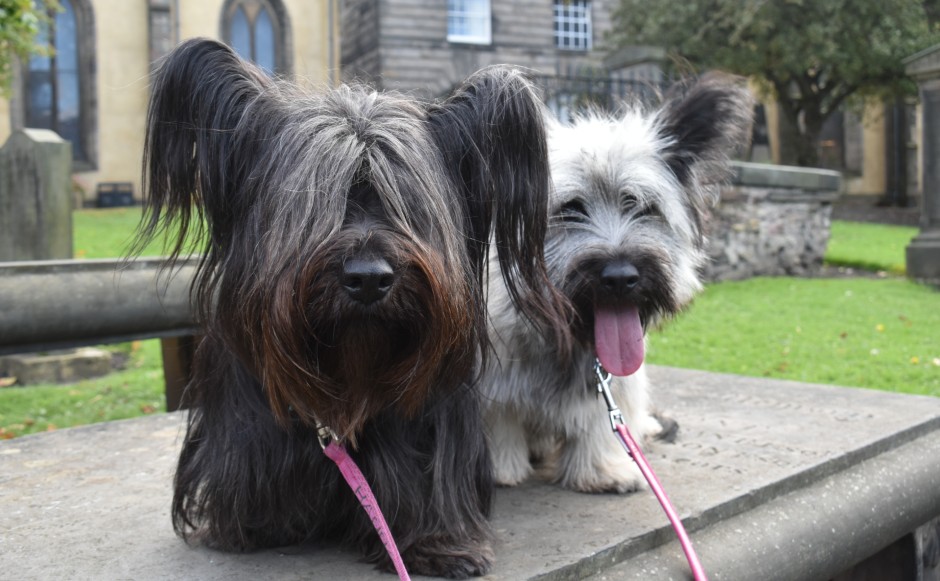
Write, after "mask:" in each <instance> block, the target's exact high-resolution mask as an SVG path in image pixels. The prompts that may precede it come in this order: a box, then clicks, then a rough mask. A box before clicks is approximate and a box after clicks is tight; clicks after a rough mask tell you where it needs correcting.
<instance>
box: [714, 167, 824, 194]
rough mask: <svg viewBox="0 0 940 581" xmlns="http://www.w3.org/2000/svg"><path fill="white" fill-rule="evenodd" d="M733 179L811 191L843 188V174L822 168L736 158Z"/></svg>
mask: <svg viewBox="0 0 940 581" xmlns="http://www.w3.org/2000/svg"><path fill="white" fill-rule="evenodd" d="M731 169H732V171H733V172H734V174H733V176H732V178H731V183H733V184H734V185H741V186H753V187H764V188H792V189H799V190H804V191H807V192H819V193H824V192H838V191H841V190H842V174H841V173H839V172H837V171H832V170H828V169H818V168H807V167H794V166H787V165H773V164H769V163H752V162H747V161H735V162H732V163H731Z"/></svg>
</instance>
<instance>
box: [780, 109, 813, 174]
mask: <svg viewBox="0 0 940 581" xmlns="http://www.w3.org/2000/svg"><path fill="white" fill-rule="evenodd" d="M781 113H783V114H782V115H780V125H779V132H778V137H779V139H780V141H779V143H780V163H781V164H782V165H798V166H801V167H818V166H819V143H818V142H819V133H820V132H821V131H822V122H821V121H819V116H818V115H806V116H804V122H803V123H802V124H800V123H798V122H797V121H796V120H794V119H792V118H790V117H789V116H788V115H787V114H786V112H785V111H784V110H783V109H781ZM801 125H802V127H801Z"/></svg>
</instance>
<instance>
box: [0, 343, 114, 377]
mask: <svg viewBox="0 0 940 581" xmlns="http://www.w3.org/2000/svg"><path fill="white" fill-rule="evenodd" d="M112 369H113V367H112V365H111V353H110V352H109V351H105V350H104V349H97V348H94V347H82V348H80V349H74V350H67V351H55V352H52V353H23V354H19V355H8V356H6V357H0V375H6V376H9V377H14V378H16V384H17V385H32V384H36V383H70V382H75V381H81V380H83V379H89V378H92V377H101V376H102V375H107V374H108V373H111V371H112Z"/></svg>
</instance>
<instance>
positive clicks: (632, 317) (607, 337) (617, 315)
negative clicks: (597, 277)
mask: <svg viewBox="0 0 940 581" xmlns="http://www.w3.org/2000/svg"><path fill="white" fill-rule="evenodd" d="M594 347H595V349H597V358H598V359H599V360H600V362H601V365H603V366H604V369H606V370H607V371H609V372H611V373H612V374H614V375H620V376H625V375H632V374H634V373H636V370H637V369H639V368H640V365H642V364H643V352H644V348H643V326H642V325H641V324H640V313H639V311H638V310H637V308H636V307H635V306H632V305H631V306H625V307H601V306H598V307H596V308H595V309H594Z"/></svg>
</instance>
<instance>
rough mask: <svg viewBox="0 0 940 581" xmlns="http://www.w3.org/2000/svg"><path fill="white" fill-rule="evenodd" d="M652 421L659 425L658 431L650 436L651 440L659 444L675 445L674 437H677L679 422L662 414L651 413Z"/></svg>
mask: <svg viewBox="0 0 940 581" xmlns="http://www.w3.org/2000/svg"><path fill="white" fill-rule="evenodd" d="M652 416H653V419H655V420H656V421H657V422H658V423H659V431H658V432H656V433H654V434H652V436H653V438H655V439H656V440H659V441H660V442H667V443H669V444H675V442H676V437H677V436H678V435H679V422H677V421H676V420H674V419H672V418H671V417H669V416H667V415H665V414H663V413H662V412H655V411H654V412H653V413H652Z"/></svg>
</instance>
